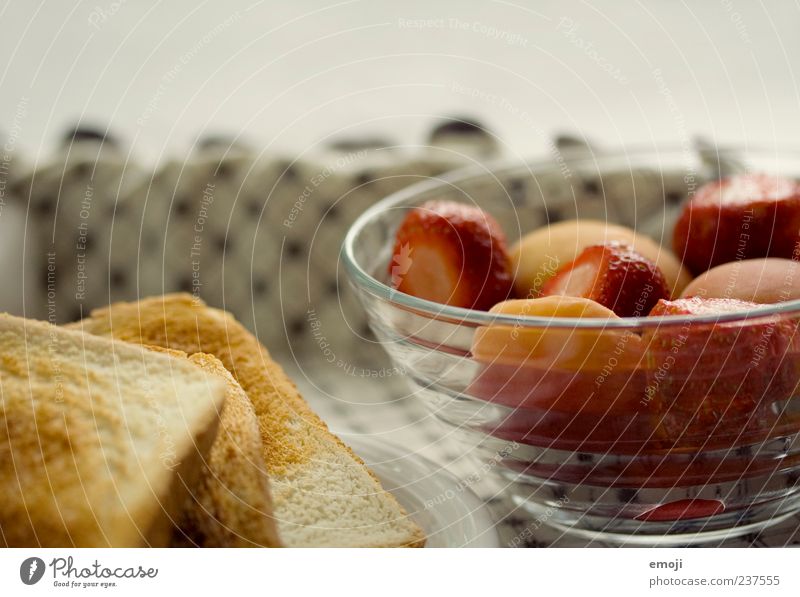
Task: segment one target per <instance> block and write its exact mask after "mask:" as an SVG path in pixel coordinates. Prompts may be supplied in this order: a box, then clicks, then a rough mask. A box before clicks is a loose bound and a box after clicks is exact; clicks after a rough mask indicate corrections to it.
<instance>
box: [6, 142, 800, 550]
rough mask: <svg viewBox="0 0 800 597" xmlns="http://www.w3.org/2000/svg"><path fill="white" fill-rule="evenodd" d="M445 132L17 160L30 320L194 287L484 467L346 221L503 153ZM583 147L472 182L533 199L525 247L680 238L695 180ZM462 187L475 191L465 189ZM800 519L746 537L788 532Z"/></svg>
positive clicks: (339, 422)
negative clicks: (403, 363) (377, 301)
mask: <svg viewBox="0 0 800 597" xmlns="http://www.w3.org/2000/svg"><path fill="white" fill-rule="evenodd" d="M444 132H446V131H444ZM444 132H441V131H440V132H438V133H437V134H436V135H433V136H432V138H433V139H434V140H435V141H436V142H435V143H433V144H431V145H429V146H425V147H420V148H415V149H411V148H395V147H392V146H391V145H389V144H380V143H365V144H364V145H362V146H359V144H358V143H348V144H340V146H339V147H338V148H332V149H330V150H328V151H325V152H320V153H317V154H315V155H313V156H311V155H307V156H303V157H302V158H300V159H296V160H291V159H287V158H286V157H285V156H279V155H263V154H259V153H258V152H256V151H254V150H251V149H248V148H246V147H238V146H231V145H230V144H226V143H210V144H207V145H204V146H202V147H198V148H197V149H196V150H195V151H193V152H191V154H190V155H189V156H188V157H187V158H186V159H184V160H180V159H173V160H170V161H166V162H164V163H162V164H161V165H160V166H158V167H157V168H155V169H149V168H146V167H144V166H141V165H139V164H137V163H136V162H135V161H132V160H130V159H129V158H128V156H127V154H125V153H124V152H123V151H122V150H120V149H119V146H118V145H117V146H112V145H110V144H108V143H104V142H103V141H102V139H96V138H87V139H85V140H81V141H78V140H75V141H73V142H72V144H71V145H69V146H68V147H65V148H64V149H63V150H62V151H61V153H60V154H58V155H57V156H55V157H54V158H53V159H52V160H50V161H49V162H47V163H46V164H44V165H40V166H38V167H35V168H31V167H30V166H28V167H27V169H25V168H26V167H25V166H22V165H17V164H15V170H14V172H13V173H12V174H11V178H10V183H9V185H8V191H9V193H8V194H9V195H11V196H13V197H14V198H15V201H16V202H17V204H18V205H17V207H18V208H20V209H21V211H22V212H24V252H23V253H24V262H25V278H26V282H25V285H24V287H23V289H24V292H25V294H24V309H25V314H26V315H27V316H29V317H36V318H40V319H47V320H50V321H52V322H57V323H64V322H67V321H72V320H75V319H77V318H79V317H80V316H81V315H85V314H87V313H88V312H89V311H90V310H91V309H92V308H94V307H99V306H102V305H106V304H108V303H109V302H113V301H118V300H135V299H137V298H139V297H144V296H149V295H155V294H161V293H165V292H173V291H186V292H191V293H195V294H197V295H198V296H200V297H202V298H203V299H204V300H205V301H207V302H208V303H209V304H211V305H213V306H218V307H221V308H224V309H226V310H229V311H231V312H232V313H233V314H234V315H235V316H236V317H237V318H238V319H239V320H241V321H242V322H243V323H244V324H245V325H246V326H247V327H248V328H250V329H251V330H253V331H254V332H255V333H256V334H257V336H258V337H259V339H260V340H261V341H262V342H263V343H264V344H265V345H267V346H268V347H269V349H270V351H271V352H272V354H273V355H274V356H275V357H276V359H278V360H279V361H280V362H282V363H283V364H285V365H286V366H287V368H288V369H289V371H290V373H291V375H292V376H293V377H294V378H295V379H296V380H297V381H298V384H299V385H300V387H301V389H302V390H303V391H304V392H305V393H306V395H307V396H308V397H309V400H310V401H311V402H312V405H313V407H314V408H315V409H316V410H318V411H319V412H320V414H321V415H322V417H323V418H324V419H325V420H326V421H328V422H329V423H330V425H331V427H332V429H333V431H334V432H337V433H340V434H342V436H343V437H344V439H345V440H346V439H347V437H348V435H349V434H356V435H357V434H361V433H368V434H379V435H380V436H381V437H385V438H386V439H387V440H388V441H392V442H394V443H396V444H399V445H404V446H408V447H409V450H411V451H417V452H420V453H423V454H424V455H426V456H427V457H429V458H431V459H433V460H435V461H438V462H440V463H442V464H443V465H445V466H447V467H448V468H450V469H451V470H453V471H454V472H456V473H457V474H458V475H460V476H462V477H463V478H467V477H468V476H470V475H472V474H474V473H475V466H476V465H475V464H474V463H471V462H466V461H465V459H464V457H463V453H462V452H461V451H459V449H458V448H453V447H451V446H449V445H448V442H443V441H441V436H440V429H439V428H438V426H437V425H436V423H435V422H434V421H432V419H431V417H430V415H429V414H428V413H427V412H426V411H425V409H424V408H423V407H422V406H421V403H420V402H419V401H417V400H415V398H414V396H413V395H409V394H408V387H407V386H406V385H405V383H404V382H403V378H402V375H401V372H398V371H395V370H393V369H392V367H391V364H390V363H389V361H388V358H387V357H386V355H385V352H384V351H383V350H382V349H381V348H380V347H379V346H378V345H377V344H376V343H375V341H374V339H373V337H372V335H371V333H370V331H369V329H368V327H367V325H366V318H365V316H364V314H363V312H362V309H361V307H360V306H359V304H358V303H357V300H356V298H355V294H354V293H353V292H352V291H351V289H350V287H349V284H348V282H347V280H346V278H345V275H344V271H343V268H342V264H341V262H340V257H339V251H340V246H341V242H342V240H343V237H344V235H345V232H346V230H347V228H348V227H349V225H350V224H351V223H352V222H353V221H354V220H355V218H357V217H358V216H359V215H360V214H361V213H363V212H364V211H365V210H366V209H367V208H368V207H370V206H371V205H373V204H374V203H375V202H376V201H379V200H380V199H382V198H384V197H386V196H387V195H389V194H391V193H393V192H395V191H397V190H400V189H402V188H404V187H406V186H408V185H410V184H413V183H415V182H419V181H421V180H426V179H429V178H431V177H438V176H440V175H441V174H443V173H445V172H447V171H450V170H453V169H454V168H458V167H462V166H468V165H472V166H476V165H479V164H481V163H483V160H488V159H492V158H495V157H497V156H498V154H497V148H496V147H495V146H494V145H493V144H492V143H488V142H486V139H483V141H481V142H480V144H479V146H478V150H477V151H475V145H474V144H473V145H472V146H470V145H467V146H465V145H464V143H463V139H461V140H460V139H459V138H458V137H456V138H455V140H454V139H453V138H452V137H448V136H447V135H446V134H444ZM456 132H458V131H456ZM565 145H566V144H565ZM568 145H569V146H570V149H569V151H566V150H565V151H564V152H563V154H559V155H560V156H562V157H563V162H561V163H559V164H555V165H556V167H555V168H553V169H552V171H551V173H550V174H543V175H537V176H535V177H534V176H531V177H526V178H516V179H508V180H497V181H496V184H494V185H493V186H491V187H487V188H484V189H473V190H472V191H471V192H481V193H493V194H496V195H497V197H498V201H500V200H502V201H511V203H512V204H513V205H514V206H515V207H516V208H518V210H519V211H518V212H517V214H516V217H515V220H514V221H504V222H501V223H502V224H503V226H504V228H505V229H506V231H507V233H508V235H509V237H510V240H512V241H513V239H514V238H516V236H518V235H519V234H520V233H523V232H525V231H527V230H530V229H533V228H535V227H537V226H541V225H544V224H546V223H548V222H557V221H560V220H565V219H570V218H576V217H590V218H595V219H611V220H615V221H618V222H622V223H626V224H629V225H635V226H636V227H637V228H638V229H639V230H641V231H644V232H645V233H647V234H649V235H651V236H652V237H653V238H654V239H656V240H659V241H661V240H663V239H667V238H668V234H669V231H668V230H665V229H664V226H663V220H664V215H665V214H666V215H667V216H668V217H670V216H673V215H674V213H675V211H676V210H677V206H678V205H679V204H680V202H681V201H682V200H683V199H684V196H685V188H686V185H685V183H684V181H683V180H681V179H675V180H668V179H665V178H663V177H662V176H661V175H660V173H657V172H653V171H649V170H647V169H645V168H628V169H627V170H626V171H625V173H620V174H613V175H605V176H602V177H601V176H599V175H596V174H593V173H592V171H591V168H590V167H588V168H587V167H585V166H583V167H580V168H576V167H573V162H572V161H571V160H574V159H578V157H580V156H581V155H582V154H585V153H586V152H587V151H589V150H588V148H586V147H584V146H578V147H577V148H575V147H573V145H574V144H573V143H571V142H570V143H569V144H568ZM582 152H583V153H582ZM452 194H453V197H454V198H457V197H458V198H465V196H464V195H463V194H461V193H459V190H458V189H454V190H453V191H452ZM466 198H467V199H468V198H469V197H468V196H466ZM634 199H635V200H634ZM7 201H8V199H7ZM634 205H636V209H633V206H634ZM472 488H473V489H474V490H476V491H477V492H478V493H479V494H481V495H482V496H483V497H484V498H485V499H486V500H487V502H488V503H489V505H490V507H491V508H492V509H493V510H494V511H495V513H496V515H497V518H498V520H499V521H500V525H499V528H500V531H501V535H502V536H503V538H504V539H505V541H507V542H510V543H515V544H520V545H525V546H530V547H543V546H547V545H552V544H555V545H576V544H580V542H575V541H574V540H568V539H566V538H564V537H563V536H561V535H559V534H558V533H555V532H554V531H551V530H548V529H547V528H541V529H537V530H536V532H535V533H527V532H526V528H527V526H526V525H527V524H529V521H527V520H526V519H525V518H524V517H518V516H516V515H515V514H513V512H514V507H513V506H512V505H509V504H505V503H504V502H503V501H502V499H500V498H498V497H497V494H498V491H497V487H496V486H493V485H492V483H491V482H489V481H488V480H487V482H485V483H484V482H482V483H478V484H476V485H475V486H473V487H472ZM509 512H512V513H511V514H509ZM797 522H798V521H793V524H792V525H789V526H787V527H782V528H781V529H777V530H775V531H774V535H770V537H764V536H758V537H750V538H744V539H742V540H738V541H737V542H735V544H737V545H745V544H769V542H770V541H773V542H774V543H775V544H781V545H783V544H786V543H791V542H792V541H794V540H796V538H795V537H794V535H793V534H794V532H795V531H794V529H795V528H796V526H797ZM521 533H522V534H524V540H517V539H518V538H519V537H520V536H521ZM789 534H790V535H791V536H789Z"/></svg>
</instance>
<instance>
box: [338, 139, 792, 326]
mask: <svg viewBox="0 0 800 597" xmlns="http://www.w3.org/2000/svg"><path fill="white" fill-rule="evenodd" d="M563 153H564V154H567V153H568V152H563ZM685 154H686V149H676V148H668V149H666V150H663V151H659V150H654V149H652V148H650V149H647V150H640V149H636V148H635V147H632V148H628V149H625V148H623V149H618V150H616V151H603V152H602V153H599V154H594V153H593V154H590V155H589V156H586V155H585V154H581V155H580V156H573V155H569V160H570V163H571V164H573V165H575V166H579V165H580V164H581V163H582V162H583V163H584V164H591V165H592V166H594V167H595V168H597V169H598V170H599V171H603V170H604V169H606V168H609V167H610V166H611V165H612V164H620V163H624V164H625V165H628V166H632V165H633V163H632V160H633V161H635V162H637V163H641V162H642V159H643V158H647V157H648V156H649V157H651V158H655V157H658V158H661V159H663V158H664V157H667V156H670V155H671V156H672V157H676V156H678V157H680V156H685ZM714 154H715V155H716V156H717V161H718V163H722V162H723V161H724V158H723V156H730V158H732V159H736V158H739V159H741V157H742V156H745V155H748V154H749V155H754V154H756V155H770V154H775V155H776V156H777V155H780V154H792V155H793V156H794V157H796V158H797V159H798V166H799V167H800V150H798V149H797V148H784V149H780V148H778V149H775V148H773V149H771V150H769V151H767V150H764V149H753V148H737V147H724V148H722V147H721V148H717V149H716V150H714ZM645 163H647V162H645ZM653 163H654V162H653ZM558 168H559V166H558V164H557V163H554V162H553V161H552V160H550V159H547V158H540V159H536V160H530V161H524V160H523V161H520V160H509V159H507V158H503V159H499V160H495V161H490V162H487V163H484V164H479V165H472V166H467V167H465V168H459V169H457V170H453V171H450V172H447V173H445V174H443V175H440V176H436V177H433V178H431V179H430V180H425V181H422V182H418V183H414V184H412V185H409V186H408V187H406V188H404V189H401V190H400V191H397V192H395V193H392V194H391V195H388V196H387V197H385V198H384V199H381V200H380V201H378V202H376V203H375V204H374V205H373V206H372V207H370V208H369V209H367V211H365V212H364V213H362V214H361V215H360V216H359V217H358V218H357V219H356V221H355V222H353V224H352V225H351V226H350V228H349V230H348V231H347V234H346V236H345V239H344V242H343V243H342V249H341V255H342V260H343V261H344V264H345V269H346V271H347V272H348V274H349V275H350V278H351V280H352V281H353V282H354V283H355V284H356V286H357V287H358V288H360V289H361V290H364V291H366V292H368V293H369V294H371V295H373V296H375V297H376V298H378V299H380V300H382V301H385V302H387V303H390V304H392V305H395V306H396V307H398V308H400V309H403V310H406V311H412V312H417V313H419V314H421V315H423V316H425V317H428V318H430V319H435V320H438V321H446V322H449V323H456V324H472V325H476V326H487V325H505V326H515V327H528V328H531V327H537V328H539V327H551V328H568V329H574V328H584V329H608V328H617V329H630V330H635V329H642V328H650V327H661V326H666V325H676V326H682V325H686V324H688V323H691V324H712V325H713V324H716V323H725V322H737V321H751V320H755V319H759V318H764V317H771V316H775V315H781V314H787V313H797V314H800V299H797V300H792V301H786V302H784V303H777V304H773V305H765V306H764V307H762V308H759V309H752V310H748V311H741V312H731V313H724V314H719V315H716V314H712V315H669V316H660V317H625V318H620V319H603V318H597V317H583V318H578V317H538V316H531V315H508V314H497V313H489V312H488V311H479V310H476V309H465V308H463V307H452V306H450V305H443V304H441V303H436V302H434V301H429V300H426V299H422V298H418V297H415V296H411V295H410V294H406V293H404V292H400V291H399V290H395V289H394V288H391V287H390V286H387V285H386V284H384V283H383V282H381V281H380V280H378V279H376V278H375V277H373V276H372V275H370V274H369V273H368V272H367V271H366V270H365V269H364V268H363V267H362V266H361V264H360V263H359V262H358V260H357V259H356V257H355V243H356V241H357V239H358V237H359V235H360V234H361V232H362V231H363V230H364V228H366V227H367V226H369V225H370V224H371V223H372V222H373V220H374V219H375V218H376V217H377V216H378V215H380V214H381V213H382V212H384V211H386V210H388V209H392V208H397V207H401V206H402V205H403V204H404V203H408V204H409V207H410V206H411V204H412V203H414V202H415V201H416V200H417V198H418V197H419V196H420V195H423V194H427V193H431V192H434V191H436V189H444V188H446V187H453V186H459V185H461V184H464V183H467V182H471V181H475V180H478V179H480V178H487V177H494V178H495V179H496V178H497V177H498V176H499V175H501V174H511V173H515V172H517V173H522V172H527V173H528V174H529V175H531V176H535V175H536V174H537V173H544V172H547V171H553V170H557V169H558Z"/></svg>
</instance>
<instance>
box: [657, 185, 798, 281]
mask: <svg viewBox="0 0 800 597" xmlns="http://www.w3.org/2000/svg"><path fill="white" fill-rule="evenodd" d="M798 241H800V184H798V183H797V181H795V180H791V179H787V178H782V177H780V176H774V175H767V174H743V175H739V176H733V177H730V178H725V179H722V180H718V181H715V182H711V183H709V184H706V185H704V186H703V187H701V188H700V189H699V190H698V191H697V194H696V195H695V196H694V197H693V198H692V199H691V200H690V201H689V202H688V203H687V204H686V205H685V206H684V208H683V211H682V212H681V215H680V217H679V218H678V221H677V223H676V224H675V230H674V232H673V240H672V244H673V248H674V249H675V254H676V255H677V256H678V257H679V258H681V259H682V261H683V263H684V265H685V266H687V267H688V268H689V269H690V270H692V272H693V273H694V274H695V275H697V274H700V273H702V272H704V271H706V270H707V269H709V268H712V267H714V266H716V265H719V264H721V263H727V262H729V261H738V260H742V259H753V258H756V257H784V258H786V259H798V258H799V257H800V247H798Z"/></svg>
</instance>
